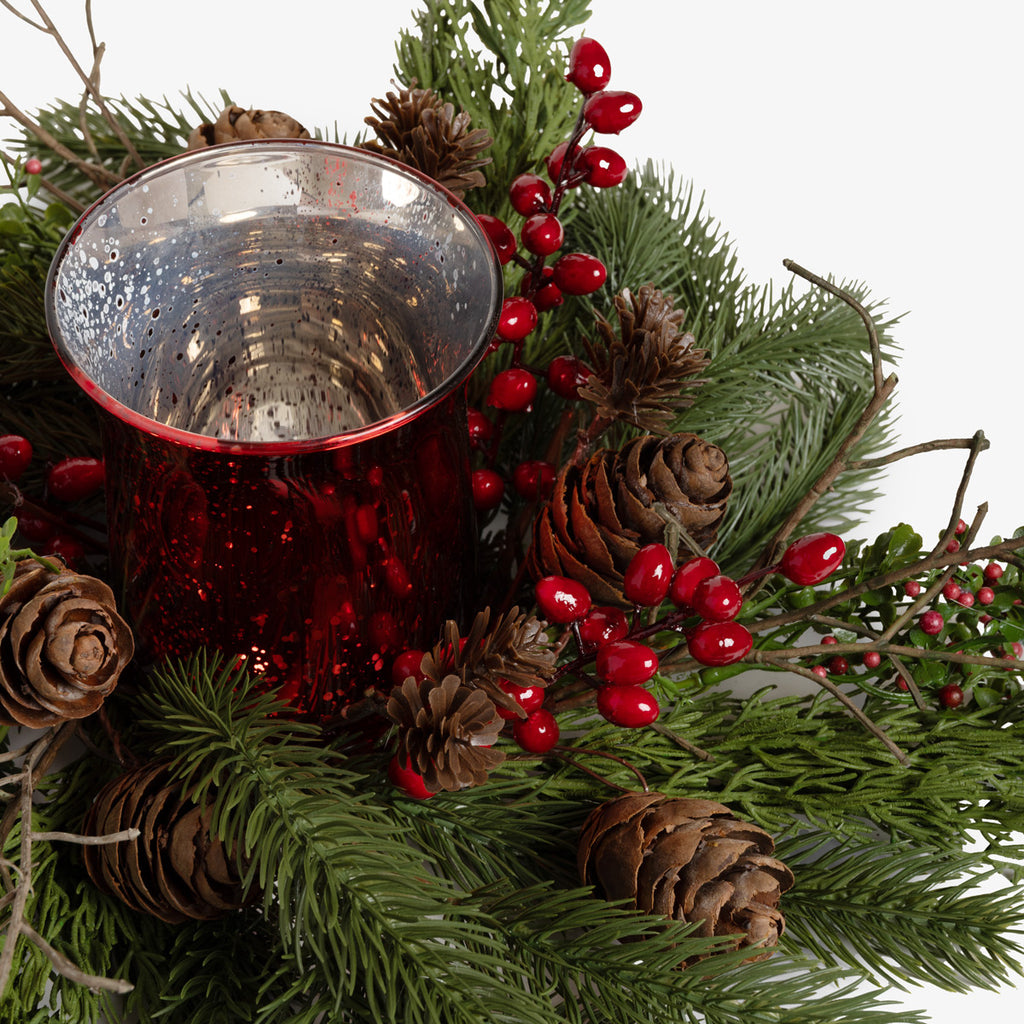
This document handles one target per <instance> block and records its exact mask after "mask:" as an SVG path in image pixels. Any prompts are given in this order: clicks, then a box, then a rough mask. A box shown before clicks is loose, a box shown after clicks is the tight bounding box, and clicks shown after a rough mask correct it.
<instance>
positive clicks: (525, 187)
mask: <svg viewBox="0 0 1024 1024" xmlns="http://www.w3.org/2000/svg"><path fill="white" fill-rule="evenodd" d="M508 197H509V200H510V201H511V203H512V209H513V210H515V211H516V213H521V214H522V215H523V216H524V217H529V216H530V214H531V213H541V212H542V211H545V210H547V209H548V208H549V207H550V206H551V186H550V185H548V183H547V182H546V181H545V180H544V179H543V178H541V177H538V176H537V175H536V174H520V175H519V176H518V177H517V178H515V179H514V180H513V181H512V184H511V185H510V186H509V189H508Z"/></svg>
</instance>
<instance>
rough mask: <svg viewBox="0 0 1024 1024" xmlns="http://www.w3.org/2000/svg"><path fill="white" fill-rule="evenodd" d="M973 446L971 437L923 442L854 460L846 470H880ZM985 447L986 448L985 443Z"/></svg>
mask: <svg viewBox="0 0 1024 1024" xmlns="http://www.w3.org/2000/svg"><path fill="white" fill-rule="evenodd" d="M973 444H974V438H973V437H953V438H947V439H944V440H936V441H925V442H923V443H922V444H912V445H909V446H908V447H906V448H900V449H899V450H898V451H895V452H890V453H889V454H888V455H880V456H879V457H878V458H876V459H854V460H853V461H852V462H850V463H848V464H847V469H880V468H881V467H882V466H891V465H892V464H893V463H894V462H899V461H900V460H901V459H908V458H910V457H911V456H912V455H921V454H923V453H924V452H942V451H951V450H954V449H957V448H970V447H971V446H972V445H973ZM985 447H988V443H987V442H986V445H985Z"/></svg>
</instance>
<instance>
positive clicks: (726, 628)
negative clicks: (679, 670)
mask: <svg viewBox="0 0 1024 1024" xmlns="http://www.w3.org/2000/svg"><path fill="white" fill-rule="evenodd" d="M688 646H689V650H690V654H691V655H692V656H693V657H694V658H695V659H696V660H697V661H699V662H700V663H701V664H702V665H713V666H720V665H731V664H733V662H736V661H740V660H742V659H743V658H745V657H746V656H747V655H748V654H749V653H750V649H751V648H752V647H753V646H754V638H753V637H752V636H751V635H750V630H748V629H747V628H746V626H743V625H741V624H740V623H738V622H702V623H701V624H700V625H699V626H698V627H697V628H696V629H695V630H694V631H693V632H692V633H691V634H690V639H689V642H688Z"/></svg>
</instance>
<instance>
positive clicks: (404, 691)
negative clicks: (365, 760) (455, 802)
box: [387, 675, 505, 793]
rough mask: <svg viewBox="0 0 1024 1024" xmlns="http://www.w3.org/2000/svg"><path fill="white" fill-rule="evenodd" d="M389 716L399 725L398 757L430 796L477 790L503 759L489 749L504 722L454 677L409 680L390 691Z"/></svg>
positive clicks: (487, 701) (481, 694)
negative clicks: (427, 790)
mask: <svg viewBox="0 0 1024 1024" xmlns="http://www.w3.org/2000/svg"><path fill="white" fill-rule="evenodd" d="M387 710H388V715H389V716H390V717H391V719H392V720H393V721H394V722H395V723H396V724H397V725H398V744H399V749H398V753H399V756H400V758H401V760H402V761H403V762H405V763H408V764H410V765H411V766H412V767H413V768H414V769H415V770H416V771H417V772H419V773H420V775H422V776H423V782H424V785H425V786H426V787H427V789H429V790H431V791H432V792H435V793H436V792H438V791H439V790H442V789H445V790H450V791H454V790H458V789H462V788H463V787H466V786H479V785H481V784H482V783H484V782H486V781H487V775H488V773H489V772H490V771H492V770H493V769H494V768H496V767H497V766H498V765H499V764H501V762H502V761H504V760H505V755H504V754H503V753H502V752H501V751H500V750H495V749H494V748H493V747H492V746H491V744H493V743H494V741H495V740H496V739H497V738H498V734H499V733H500V732H501V727H502V725H503V722H502V720H501V718H500V717H499V715H498V711H497V709H496V708H495V706H494V702H493V701H492V700H491V699H490V697H488V696H487V694H486V693H485V692H484V691H483V690H482V689H480V688H479V687H476V686H473V685H472V684H467V683H464V682H463V681H462V680H461V679H460V678H459V677H458V676H456V675H448V676H445V677H444V679H442V680H441V682H440V683H435V682H434V681H433V680H431V679H424V680H423V681H422V682H419V683H418V682H417V681H416V679H415V678H414V677H412V676H410V677H409V678H408V679H406V680H405V682H404V683H402V685H401V686H396V687H395V688H394V689H393V690H392V691H391V696H390V697H389V699H388V706H387Z"/></svg>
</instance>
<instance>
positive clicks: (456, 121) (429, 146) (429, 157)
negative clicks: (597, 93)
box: [361, 81, 494, 199]
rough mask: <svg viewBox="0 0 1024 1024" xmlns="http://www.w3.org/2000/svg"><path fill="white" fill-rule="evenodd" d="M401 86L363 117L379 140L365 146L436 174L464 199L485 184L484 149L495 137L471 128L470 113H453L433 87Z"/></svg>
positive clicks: (451, 190) (379, 100)
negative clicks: (469, 192) (406, 87)
mask: <svg viewBox="0 0 1024 1024" xmlns="http://www.w3.org/2000/svg"><path fill="white" fill-rule="evenodd" d="M415 85H416V83H415V81H413V86H414V88H410V89H402V90H401V91H400V92H398V93H393V92H389V93H388V94H387V98H386V99H383V100H382V99H374V100H373V101H372V102H371V104H370V107H371V109H372V110H373V112H374V114H375V115H376V117H367V118H365V121H366V123H367V124H368V125H369V126H370V127H371V128H372V129H373V130H374V132H375V133H376V135H377V140H378V141H373V140H370V141H368V142H364V143H362V146H361V148H362V149H366V150H369V151H371V152H374V153H381V154H383V155H384V156H390V157H392V158H393V159H395V160H398V161H400V162H401V163H403V164H407V165H408V166H410V167H414V168H416V170H418V171H421V172H422V173H423V174H425V175H427V177H428V178H433V179H434V180H435V181H436V182H438V183H439V184H441V185H443V186H444V187H445V188H446V189H448V191H449V192H452V193H453V194H454V195H456V196H458V197H459V199H461V198H462V197H463V196H464V195H465V194H466V192H467V191H468V190H469V189H471V188H480V187H482V186H483V185H485V184H486V183H487V182H486V179H485V178H484V176H483V174H482V173H481V172H480V168H481V167H485V166H486V165H487V164H489V163H490V162H491V158H490V157H489V156H488V157H481V156H480V154H481V153H482V152H483V151H484V150H485V149H487V148H488V147H489V146H490V145H491V143H492V142H493V141H494V140H493V139H492V138H491V137H490V136H489V135H488V134H487V132H485V131H484V130H483V129H482V128H477V129H475V130H473V131H470V130H469V124H470V117H469V114H467V113H466V112H465V111H459V113H456V112H455V107H454V106H452V104H451V103H443V102H442V101H441V99H440V98H439V97H438V96H437V94H436V93H435V92H434V91H433V90H431V89H416V88H415Z"/></svg>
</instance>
